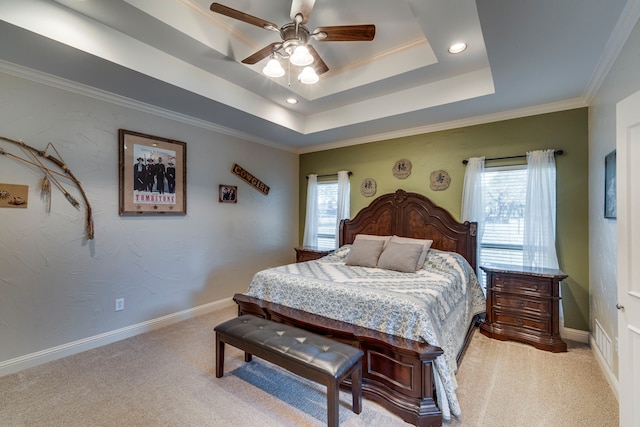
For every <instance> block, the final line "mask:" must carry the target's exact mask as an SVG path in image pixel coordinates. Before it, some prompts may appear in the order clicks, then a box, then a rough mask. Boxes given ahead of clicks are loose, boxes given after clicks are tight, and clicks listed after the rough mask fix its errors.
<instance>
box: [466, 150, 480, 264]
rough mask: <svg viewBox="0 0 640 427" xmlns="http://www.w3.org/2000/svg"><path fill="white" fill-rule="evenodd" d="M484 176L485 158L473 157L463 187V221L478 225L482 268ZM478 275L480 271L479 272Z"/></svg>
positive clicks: (478, 257)
mask: <svg viewBox="0 0 640 427" xmlns="http://www.w3.org/2000/svg"><path fill="white" fill-rule="evenodd" d="M483 174H484V157H472V158H470V159H469V160H468V163H467V168H466V170H465V173H464V184H463V187H462V221H469V222H477V223H478V237H477V240H478V244H477V252H476V261H477V264H478V266H480V242H481V241H482V236H483V234H484V222H485V206H484V188H483V185H482V182H483V177H482V175H483ZM477 273H478V275H479V274H480V271H479V270H478V271H477Z"/></svg>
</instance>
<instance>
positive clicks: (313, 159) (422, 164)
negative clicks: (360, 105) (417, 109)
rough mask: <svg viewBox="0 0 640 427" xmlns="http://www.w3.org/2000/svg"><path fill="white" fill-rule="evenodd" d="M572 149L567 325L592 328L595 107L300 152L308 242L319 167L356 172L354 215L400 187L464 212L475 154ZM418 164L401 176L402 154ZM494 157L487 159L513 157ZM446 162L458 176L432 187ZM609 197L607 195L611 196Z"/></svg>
mask: <svg viewBox="0 0 640 427" xmlns="http://www.w3.org/2000/svg"><path fill="white" fill-rule="evenodd" d="M541 149H555V150H564V153H565V154H564V155H561V156H557V157H556V167H557V198H558V200H557V227H558V228H557V250H558V258H559V261H560V268H561V269H562V270H563V271H564V272H565V273H566V274H568V275H569V278H568V279H566V280H564V281H563V286H562V298H563V300H562V306H563V309H564V319H565V322H564V324H565V327H567V328H572V329H578V330H583V331H588V330H589V247H588V245H589V224H588V219H589V218H588V112H587V108H579V109H574V110H567V111H561V112H556V113H549V114H541V115H536V116H530V117H524V118H519V119H512V120H504V121H500V122H494V123H488V124H482V125H476V126H468V127H462V128H457V129H451V130H446V131H440V132H432V133H426V134H421V135H414V136H408V137H403V138H396V139H389V140H386V141H377V142H371V143H368V144H360V145H354V146H350V147H344V148H336V149H332V150H326V151H319V152H314V153H307V154H302V155H301V156H300V210H299V212H300V221H299V224H300V230H299V233H300V234H299V236H300V243H301V242H302V237H303V234H304V218H305V211H306V197H307V180H306V176H307V175H308V174H311V173H317V174H319V175H323V174H334V173H336V172H338V171H340V170H349V171H351V172H353V175H352V176H351V216H352V217H353V216H354V215H355V214H356V213H357V212H358V211H359V210H360V209H362V208H363V207H365V206H367V205H368V204H369V203H370V202H371V201H372V200H373V199H374V198H375V197H376V196H379V195H382V194H386V193H392V192H394V191H396V190H397V189H399V188H402V189H404V190H406V191H412V192H416V193H420V194H424V195H425V196H427V197H429V198H430V199H431V200H433V201H434V202H435V203H436V204H438V205H440V206H442V207H444V208H445V209H447V210H449V211H450V212H451V213H452V214H453V216H454V217H455V218H457V219H458V220H459V219H460V209H461V203H462V184H463V181H464V171H465V166H464V165H463V164H462V160H464V159H467V158H469V157H480V156H485V157H487V158H491V157H505V156H514V155H522V154H525V153H526V152H527V151H532V150H541ZM400 159H409V160H410V161H411V163H412V165H413V169H412V172H411V175H410V176H409V177H407V178H406V179H402V180H401V179H397V178H395V177H394V176H393V173H392V168H393V165H394V164H395V162H396V161H397V160H400ZM511 162H512V163H507V162H504V161H502V162H495V161H494V162H487V166H488V167H489V166H499V165H505V164H513V161H511ZM519 162H521V163H524V162H526V160H523V159H521V160H520V161H519ZM439 169H443V170H445V171H447V173H448V174H449V175H450V176H451V185H450V186H449V188H448V189H447V190H445V191H432V190H431V189H430V188H429V177H430V175H431V172H433V171H435V170H439ZM365 178H373V179H374V180H375V181H376V183H377V193H376V195H375V196H373V197H370V198H369V197H364V196H362V195H361V194H360V184H361V183H362V180H363V179H365ZM603 197H604V196H603Z"/></svg>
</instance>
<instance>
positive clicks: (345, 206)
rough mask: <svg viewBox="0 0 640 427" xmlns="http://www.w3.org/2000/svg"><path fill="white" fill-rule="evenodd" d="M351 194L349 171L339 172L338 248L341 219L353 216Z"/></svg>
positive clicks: (336, 244) (336, 245)
mask: <svg viewBox="0 0 640 427" xmlns="http://www.w3.org/2000/svg"><path fill="white" fill-rule="evenodd" d="M350 194H351V186H350V182H349V172H348V171H340V172H338V212H337V218H336V242H335V247H336V248H337V247H338V245H339V244H340V221H341V220H343V219H349V218H350V217H351V210H350V205H349V199H350V197H351V196H350Z"/></svg>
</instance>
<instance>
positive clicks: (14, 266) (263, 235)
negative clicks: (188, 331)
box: [0, 74, 298, 362]
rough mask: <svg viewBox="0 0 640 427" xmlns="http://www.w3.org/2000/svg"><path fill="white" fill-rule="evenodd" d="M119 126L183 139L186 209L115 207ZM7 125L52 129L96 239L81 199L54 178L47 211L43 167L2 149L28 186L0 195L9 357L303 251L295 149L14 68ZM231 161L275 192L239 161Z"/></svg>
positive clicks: (228, 283)
mask: <svg viewBox="0 0 640 427" xmlns="http://www.w3.org/2000/svg"><path fill="white" fill-rule="evenodd" d="M119 128H123V129H128V130H133V131H138V132H143V133H147V134H152V135H157V136H161V137H165V138H170V139H175V140H179V141H184V142H186V143H187V190H188V193H187V215H186V216H184V217H182V216H181V217H135V218H131V217H120V216H119V215H118V129H119ZM0 135H2V136H5V137H9V138H12V139H22V140H24V141H25V142H26V143H28V144H30V145H32V146H35V147H39V148H42V149H43V148H44V147H45V146H46V144H47V143H48V142H53V143H54V144H55V147H56V148H57V149H58V151H59V152H60V155H61V156H62V157H63V158H64V160H65V161H66V163H67V164H68V165H69V167H70V169H71V170H72V172H73V173H74V174H75V176H76V177H77V178H78V179H80V180H81V181H82V183H83V186H84V188H85V191H86V192H87V194H88V197H89V199H90V202H91V205H92V207H93V212H94V221H95V240H93V241H87V240H85V238H84V218H85V211H84V207H82V208H81V209H79V210H78V209H75V208H74V207H72V206H71V205H70V204H69V203H68V202H67V201H66V199H65V198H64V196H63V195H62V194H61V192H60V191H58V190H57V189H56V188H55V187H54V188H53V189H52V194H53V201H52V210H51V213H49V214H47V213H46V212H45V206H44V204H43V202H42V201H41V200H40V197H39V188H38V186H39V182H40V179H41V177H42V174H41V173H40V172H38V171H37V170H35V169H32V168H29V167H26V166H25V165H23V164H21V163H19V162H17V161H14V160H12V159H10V158H7V157H6V156H0V182H3V183H14V184H23V185H28V186H29V207H28V209H6V208H3V209H0V362H2V361H6V360H9V359H14V358H17V357H21V356H23V355H27V354H31V353H34V352H38V351H41V350H45V349H50V348H52V347H55V346H59V345H62V344H65V343H69V342H73V341H76V340H81V339H84V338H86V337H92V336H95V335H98V334H101V333H105V332H108V331H113V330H116V329H119V328H123V327H126V326H129V325H135V324H138V323H140V322H146V321H148V320H151V319H155V318H158V317H160V316H164V315H167V314H171V313H175V312H178V311H181V310H186V309H189V308H192V307H196V306H199V305H202V304H206V303H209V302H213V301H217V300H221V299H224V298H228V297H230V296H232V295H233V294H234V293H236V292H242V291H244V290H245V289H246V286H247V285H248V283H249V281H250V279H251V277H252V275H253V274H254V273H255V272H256V271H258V270H260V269H262V268H265V267H269V266H273V265H278V264H283V263H288V262H293V261H294V251H293V247H294V246H295V245H296V244H297V242H298V236H297V230H298V224H297V221H298V219H297V218H298V156H297V155H296V154H293V153H290V152H286V151H281V150H277V149H274V148H270V147H266V146H263V145H258V144H255V143H252V142H247V141H243V140H240V139H238V138H234V137H230V136H226V135H223V134H220V133H217V132H214V131H211V130H206V129H203V128H199V127H195V126H192V125H188V124H184V123H182V122H178V121H174V120H170V119H167V118H162V117H159V116H154V115H152V114H148V113H145V112H142V111H140V110H136V109H131V108H126V107H123V106H120V105H116V104H114V103H111V102H107V101H104V100H97V99H95V98H91V97H88V96H84V95H79V94H76V93H72V92H69V91H66V90H62V89H58V88H54V87H52V86H49V85H45V84H40V83H35V82H33V81H30V80H26V79H22V78H18V77H14V76H9V75H6V74H0ZM0 147H1V148H5V149H10V147H11V146H10V145H8V144H6V143H4V142H0ZM11 151H13V152H17V153H19V151H16V150H14V149H13V148H11ZM233 163H238V164H240V165H241V166H242V167H244V168H245V169H247V170H248V171H250V172H251V173H253V174H255V175H256V176H257V177H258V178H260V179H261V180H262V181H263V182H265V183H266V184H267V185H269V186H270V187H271V191H270V193H269V195H268V196H264V195H263V194H262V193H259V192H258V191H256V190H254V189H253V188H251V187H250V186H248V185H247V184H245V183H244V182H243V181H241V180H240V179H239V178H237V177H236V176H234V175H233V174H231V172H230V170H231V166H232V165H233ZM64 184H65V186H66V187H67V188H68V189H69V190H70V192H71V193H72V194H74V195H77V194H78V193H77V191H76V190H75V187H74V186H73V185H72V184H70V183H68V182H65V183H64ZM219 184H231V185H237V186H238V203H237V204H222V203H219V202H218V197H217V192H218V185H219ZM119 297H123V298H125V310H124V311H122V312H115V311H114V301H115V299H116V298H119Z"/></svg>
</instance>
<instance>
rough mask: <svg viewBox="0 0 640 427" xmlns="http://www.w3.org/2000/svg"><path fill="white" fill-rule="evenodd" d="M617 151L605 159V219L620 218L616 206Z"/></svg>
mask: <svg viewBox="0 0 640 427" xmlns="http://www.w3.org/2000/svg"><path fill="white" fill-rule="evenodd" d="M616 199H617V196H616V151H615V150H613V151H612V152H611V153H609V154H607V156H606V157H605V158H604V217H605V218H612V219H615V218H616V217H617V216H618V209H617V204H616Z"/></svg>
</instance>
